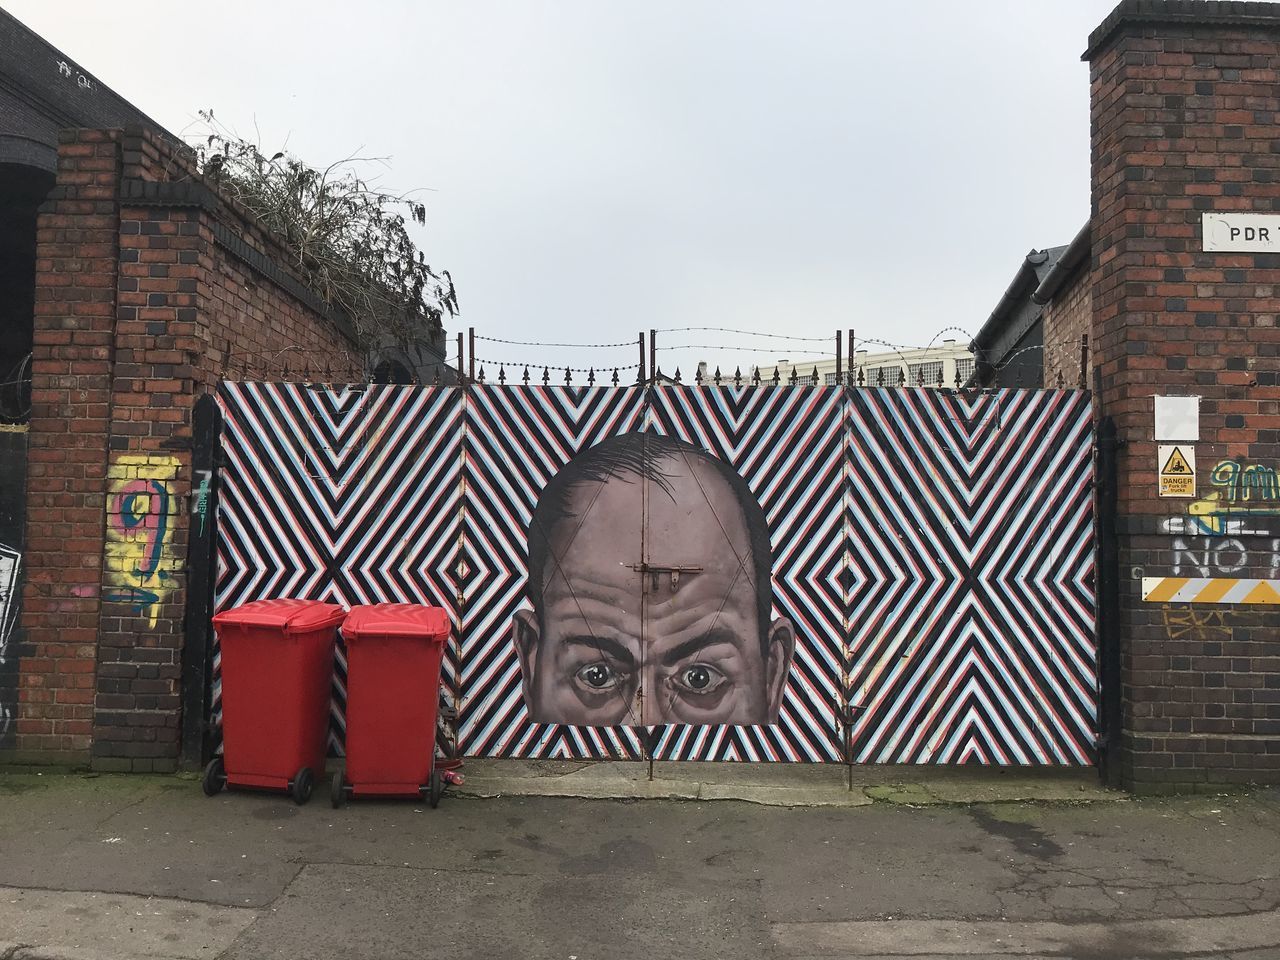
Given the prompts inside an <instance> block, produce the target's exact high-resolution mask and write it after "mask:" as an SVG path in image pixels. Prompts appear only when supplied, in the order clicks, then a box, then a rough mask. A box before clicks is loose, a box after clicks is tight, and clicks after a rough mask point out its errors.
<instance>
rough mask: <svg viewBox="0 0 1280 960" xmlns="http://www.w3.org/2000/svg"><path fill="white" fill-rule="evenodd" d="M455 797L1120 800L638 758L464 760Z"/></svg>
mask: <svg viewBox="0 0 1280 960" xmlns="http://www.w3.org/2000/svg"><path fill="white" fill-rule="evenodd" d="M465 774H466V778H467V780H466V783H465V784H464V785H463V787H461V788H460V792H461V793H464V794H468V795H471V796H477V797H498V796H548V797H581V798H593V799H606V798H613V799H667V800H739V801H745V802H748V803H757V804H764V805H767V806H780V807H807V806H814V807H858V806H864V805H866V804H868V803H872V802H883V803H899V804H904V805H907V806H925V805H929V804H965V803H1005V802H1013V801H1025V800H1030V801H1042V802H1045V801H1053V802H1094V801H1103V800H1121V799H1125V794H1123V793H1120V792H1118V791H1114V790H1108V789H1106V788H1104V787H1102V786H1101V785H1100V784H1099V783H1098V778H1097V774H1096V772H1095V771H1093V770H1087V769H1086V770H1081V769H1059V770H1050V771H1027V770H1022V769H1005V768H1001V769H994V770H984V771H982V772H980V773H976V774H975V773H973V772H958V771H954V770H951V769H947V768H938V769H931V768H919V767H875V766H863V767H855V768H854V769H853V770H852V771H850V770H849V768H848V767H845V766H841V765H837V764H749V763H688V762H656V763H654V764H653V766H652V770H651V768H650V765H649V764H648V763H645V762H640V761H612V760H604V761H564V760H499V759H486V760H468V761H467V763H466V765H465Z"/></svg>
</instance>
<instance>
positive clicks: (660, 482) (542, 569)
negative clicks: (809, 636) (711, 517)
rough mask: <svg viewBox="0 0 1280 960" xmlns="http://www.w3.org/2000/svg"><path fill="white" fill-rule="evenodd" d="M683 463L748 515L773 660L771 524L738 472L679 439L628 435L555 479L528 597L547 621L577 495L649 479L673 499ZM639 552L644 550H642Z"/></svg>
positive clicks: (533, 538) (533, 553)
mask: <svg viewBox="0 0 1280 960" xmlns="http://www.w3.org/2000/svg"><path fill="white" fill-rule="evenodd" d="M680 460H684V461H686V462H687V463H688V465H689V469H692V468H693V467H694V465H695V464H698V463H701V464H703V465H704V466H706V467H707V468H708V469H710V470H712V471H713V472H715V473H716V474H717V475H718V476H720V477H721V478H722V479H723V480H724V481H725V483H726V484H727V485H728V487H729V489H730V490H731V491H732V492H733V497H734V500H735V502H736V503H737V504H738V508H739V509H740V510H741V511H742V518H743V520H744V521H745V524H746V528H747V537H748V541H749V543H750V547H751V560H750V563H751V567H750V569H751V571H752V573H751V578H752V580H753V582H754V584H755V593H756V610H757V613H758V615H759V622H760V643H761V646H762V647H763V649H764V653H765V656H766V658H767V657H768V652H769V651H768V638H769V625H770V622H771V621H772V618H773V588H772V573H773V549H772V547H771V545H770V543H769V523H768V520H767V519H766V518H765V515H764V511H763V510H762V509H761V508H760V503H759V501H757V500H756V498H755V495H754V494H753V493H752V492H751V488H750V487H748V486H747V482H746V481H745V480H743V479H742V477H740V476H739V475H738V474H737V473H736V472H735V471H734V470H733V468H732V467H730V466H729V465H728V464H727V463H725V462H724V461H723V460H718V459H716V458H715V457H713V456H711V455H710V454H709V453H707V452H706V451H705V450H701V449H699V448H698V447H695V446H694V445H693V444H691V443H685V442H684V441H683V440H677V439H676V438H674V437H667V436H662V435H661V434H656V433H624V434H620V435H619V436H616V437H610V438H609V439H607V440H604V441H602V442H601V443H598V444H596V445H595V446H594V447H588V448H587V449H586V450H584V451H582V452H581V453H579V454H578V455H577V456H576V457H574V458H573V459H572V460H570V461H569V462H568V463H566V464H565V465H564V467H563V468H561V470H560V472H559V473H557V474H556V475H555V476H554V477H552V478H551V480H550V481H549V482H548V483H547V485H546V486H545V487H544V488H543V490H542V495H541V496H540V497H539V498H538V504H537V506H536V507H534V510H533V519H532V520H531V521H530V522H529V579H528V582H527V584H526V586H525V592H526V594H527V595H528V597H529V600H530V602H531V603H532V604H533V608H534V610H535V611H536V612H537V614H538V618H539V620H541V619H542V592H543V589H544V588H545V583H544V578H545V576H546V575H547V564H548V561H549V560H550V559H551V549H552V547H551V540H552V535H553V533H554V532H555V529H556V528H557V527H558V526H560V525H561V524H563V523H564V522H565V521H567V520H571V519H573V518H574V517H575V516H576V515H575V514H574V512H573V494H574V492H575V491H576V490H577V489H578V488H579V487H582V486H584V485H587V484H591V483H601V482H603V481H606V480H610V479H616V480H621V481H623V482H625V483H633V482H639V481H640V479H641V478H642V477H645V478H647V479H648V480H649V482H650V483H652V484H654V485H655V486H656V487H657V488H658V489H660V490H662V491H663V492H665V493H666V494H667V495H668V496H670V495H671V470H670V467H671V464H672V462H673V461H676V462H679V461H680ZM664 468H665V469H664ZM708 509H710V507H709V506H708ZM636 546H637V548H638V547H639V544H637V545H636ZM707 549H708V550H712V551H718V550H728V549H730V545H729V544H728V543H720V542H710V543H708V544H707ZM637 559H639V558H637ZM544 627H545V623H544Z"/></svg>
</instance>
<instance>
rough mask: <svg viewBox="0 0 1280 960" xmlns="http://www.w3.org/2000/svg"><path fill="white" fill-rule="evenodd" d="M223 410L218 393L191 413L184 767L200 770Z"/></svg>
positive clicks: (207, 738)
mask: <svg viewBox="0 0 1280 960" xmlns="http://www.w3.org/2000/svg"><path fill="white" fill-rule="evenodd" d="M220 421H221V414H220V412H219V410H218V402H217V400H215V399H214V397H213V395H212V394H208V393H206V394H205V395H204V396H202V397H200V398H198V399H197V400H196V402H195V406H194V408H193V409H192V412H191V476H192V484H193V489H192V491H191V515H190V517H189V518H188V523H189V529H188V533H187V574H186V580H187V607H186V612H185V615H184V618H183V634H184V637H183V644H182V753H181V758H182V766H183V768H184V769H187V770H198V769H199V768H200V767H201V766H203V765H204V762H205V760H206V759H207V757H208V754H209V753H210V747H211V746H212V743H211V739H212V738H211V734H212V718H211V717H210V715H209V708H210V706H211V703H210V692H211V688H212V681H213V644H212V642H211V639H212V633H211V631H210V618H211V617H212V616H213V581H214V574H215V571H216V569H217V565H216V562H215V556H216V553H217V542H218V536H217V519H218V511H217V503H218V460H219V451H218V433H219V425H220Z"/></svg>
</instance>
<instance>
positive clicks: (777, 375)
mask: <svg viewBox="0 0 1280 960" xmlns="http://www.w3.org/2000/svg"><path fill="white" fill-rule="evenodd" d="M781 382H782V372H781V371H780V370H779V369H778V368H777V367H774V368H773V385H774V386H775V387H776V386H777V385H778V384H780V383H781Z"/></svg>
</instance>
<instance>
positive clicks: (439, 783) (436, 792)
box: [427, 769, 444, 810]
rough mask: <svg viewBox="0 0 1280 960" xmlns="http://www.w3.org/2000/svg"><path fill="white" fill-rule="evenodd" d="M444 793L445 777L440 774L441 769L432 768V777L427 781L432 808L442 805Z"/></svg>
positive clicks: (428, 800)
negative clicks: (441, 798)
mask: <svg viewBox="0 0 1280 960" xmlns="http://www.w3.org/2000/svg"><path fill="white" fill-rule="evenodd" d="M442 793H444V777H443V776H441V775H440V771H439V770H435V769H432V771H431V779H430V780H429V781H428V783H427V802H428V803H429V804H431V809H432V810H434V809H435V808H436V807H438V806H440V795H441V794H442Z"/></svg>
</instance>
